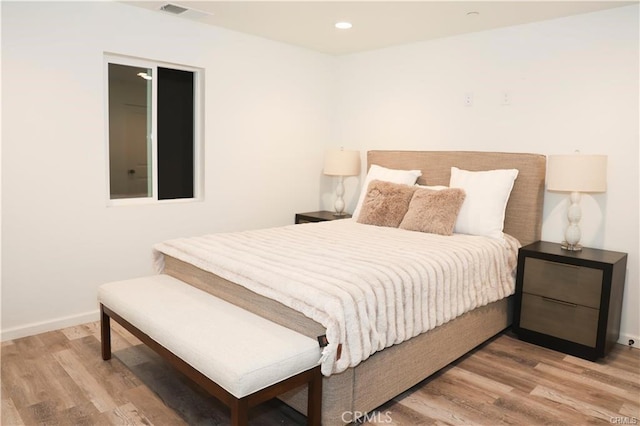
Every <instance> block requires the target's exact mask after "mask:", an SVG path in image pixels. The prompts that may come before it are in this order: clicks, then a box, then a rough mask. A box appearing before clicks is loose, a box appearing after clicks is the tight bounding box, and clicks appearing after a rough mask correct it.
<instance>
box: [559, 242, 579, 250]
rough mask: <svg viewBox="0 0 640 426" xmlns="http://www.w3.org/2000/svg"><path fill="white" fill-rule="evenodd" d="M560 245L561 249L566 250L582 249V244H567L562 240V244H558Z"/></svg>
mask: <svg viewBox="0 0 640 426" xmlns="http://www.w3.org/2000/svg"><path fill="white" fill-rule="evenodd" d="M560 247H561V248H562V250H567V251H582V245H580V244H569V243H568V242H566V241H563V242H562V244H560Z"/></svg>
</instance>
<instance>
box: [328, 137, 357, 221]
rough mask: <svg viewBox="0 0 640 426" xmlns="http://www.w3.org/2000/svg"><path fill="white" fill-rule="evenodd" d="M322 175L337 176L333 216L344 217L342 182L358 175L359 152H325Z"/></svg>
mask: <svg viewBox="0 0 640 426" xmlns="http://www.w3.org/2000/svg"><path fill="white" fill-rule="evenodd" d="M324 174H325V175H327V176H338V186H337V187H336V202H335V204H334V207H335V213H334V216H344V215H345V213H344V200H343V199H342V196H343V195H344V183H343V180H344V177H345V176H357V175H359V174H360V152H359V151H345V150H343V149H341V150H328V151H326V152H325V155H324Z"/></svg>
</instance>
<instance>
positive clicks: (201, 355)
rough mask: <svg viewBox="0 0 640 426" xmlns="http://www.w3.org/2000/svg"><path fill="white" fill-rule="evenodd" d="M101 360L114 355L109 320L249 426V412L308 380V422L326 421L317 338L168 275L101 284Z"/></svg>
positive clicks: (233, 418) (234, 421)
mask: <svg viewBox="0 0 640 426" xmlns="http://www.w3.org/2000/svg"><path fill="white" fill-rule="evenodd" d="M98 301H99V302H100V312H101V321H100V322H101V340H102V359H104V360H109V359H110V358H111V327H110V319H113V320H114V321H116V322H118V323H119V324H120V325H122V326H123V327H124V328H125V329H127V330H128V331H129V332H131V333H132V334H133V335H134V336H136V337H137V338H138V339H140V340H141V341H142V342H143V343H145V344H146V345H147V346H149V347H150V348H151V349H153V350H155V351H156V352H157V353H158V354H159V355H161V356H162V357H163V358H164V359H166V360H167V361H168V362H169V363H170V364H172V365H173V366H174V367H175V368H176V369H177V370H179V371H180V372H182V373H183V374H184V375H186V376H187V377H189V378H190V379H192V380H193V381H194V382H196V383H197V384H199V385H200V386H201V387H202V388H204V389H205V390H206V391H208V392H209V393H210V394H212V395H213V396H215V397H216V398H217V399H219V400H220V401H221V402H222V403H224V404H225V405H227V407H229V409H230V410H231V424H232V425H246V424H247V423H248V417H249V416H248V413H249V409H250V408H251V407H253V406H255V405H258V404H260V403H262V402H265V401H267V400H269V399H272V398H274V397H276V396H278V395H281V394H282V393H284V392H287V391H289V390H292V389H295V388H297V387H299V386H302V385H305V384H307V385H308V386H309V398H308V402H307V422H308V424H310V425H320V414H321V403H322V374H321V373H320V366H319V364H318V361H319V359H320V347H319V345H318V342H317V341H316V340H314V339H312V338H310V337H307V336H303V335H301V334H299V333H297V332H295V331H292V330H290V329H288V328H286V327H283V326H281V325H278V324H275V323H273V322H271V321H269V320H267V319H264V318H262V317H260V316H258V315H255V314H253V313H251V312H248V311H245V310H244V309H241V308H239V307H237V306H235V305H232V304H230V303H228V302H225V301H224V300H221V299H219V298H217V297H215V296H212V295H210V294H208V293H206V292H204V291H202V290H199V289H197V288H195V287H193V286H190V285H188V284H186V283H184V282H182V281H180V280H177V279H175V278H173V277H171V276H169V275H164V274H160V275H153V276H148V277H142V278H136V279H131V280H126V281H117V282H111V283H107V284H103V285H101V286H100V288H99V290H98Z"/></svg>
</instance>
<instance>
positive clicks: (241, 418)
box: [230, 398, 249, 426]
mask: <svg viewBox="0 0 640 426" xmlns="http://www.w3.org/2000/svg"><path fill="white" fill-rule="evenodd" d="M230 408H231V426H247V425H248V424H249V403H248V400H247V398H240V399H236V400H235V401H233V403H232V404H231V406H230Z"/></svg>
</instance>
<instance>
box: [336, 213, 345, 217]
mask: <svg viewBox="0 0 640 426" xmlns="http://www.w3.org/2000/svg"><path fill="white" fill-rule="evenodd" d="M333 215H334V216H335V217H345V216H346V215H347V212H335V213H334V214H333Z"/></svg>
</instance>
